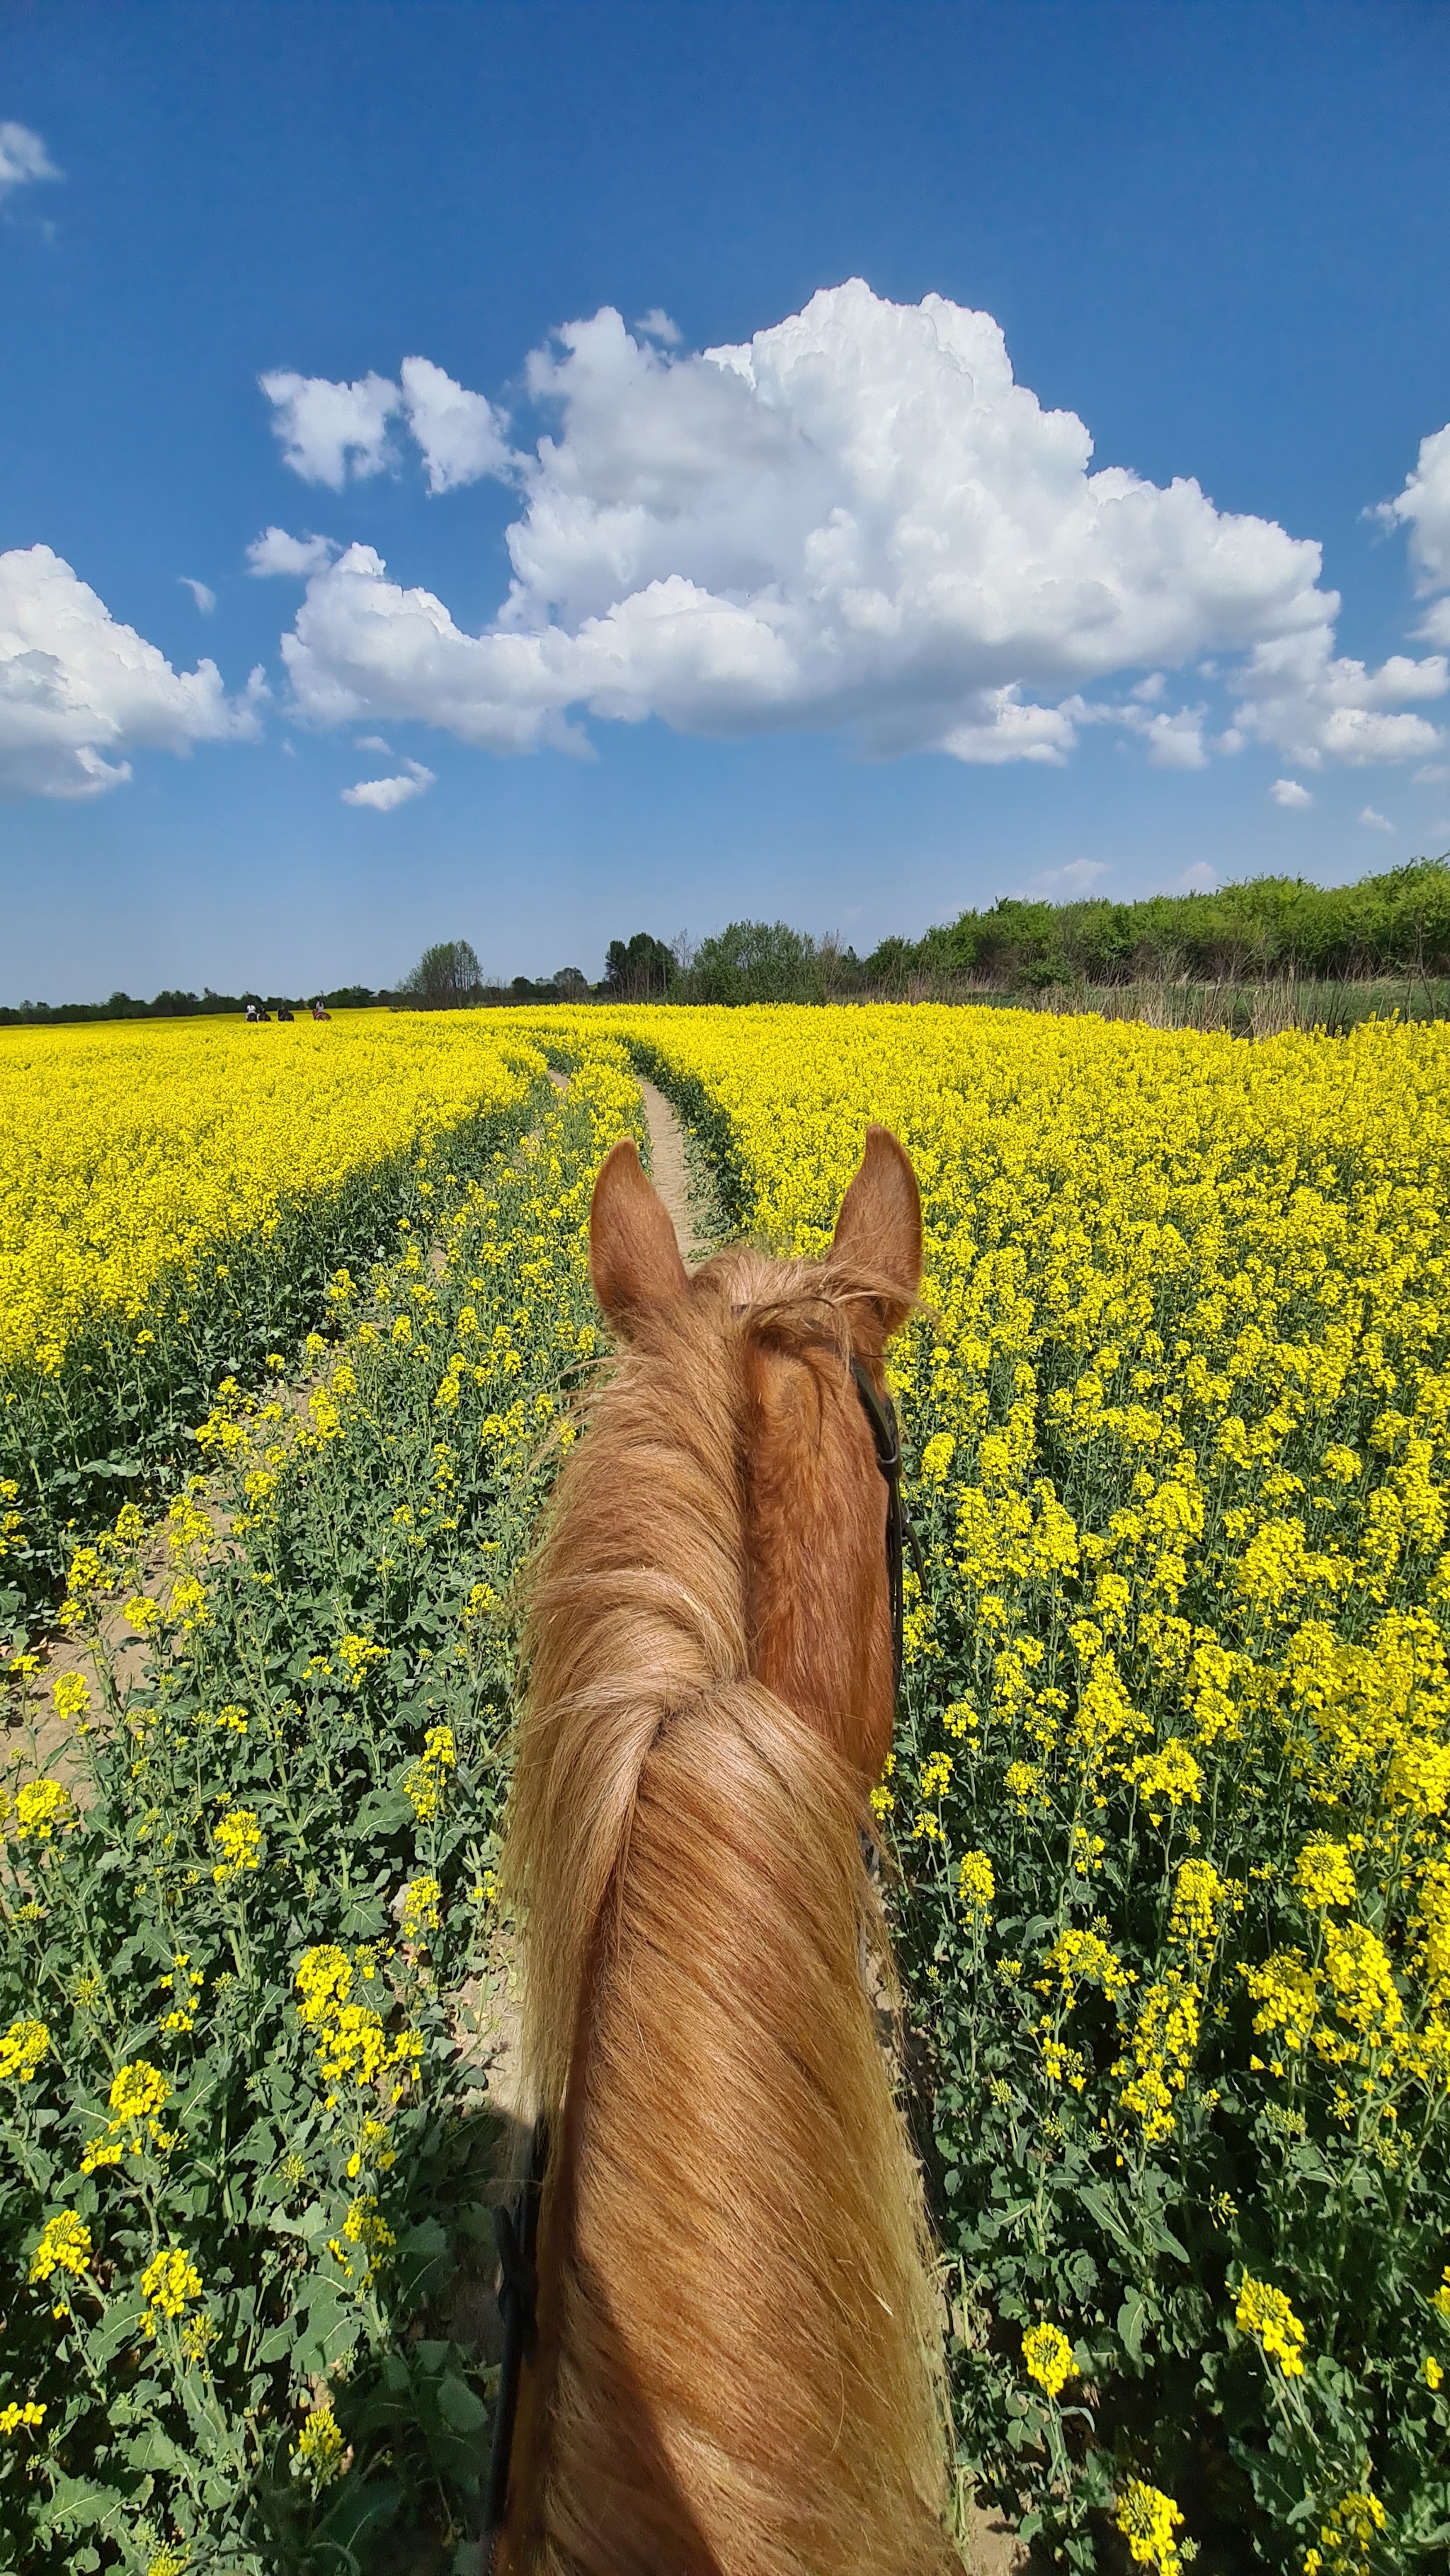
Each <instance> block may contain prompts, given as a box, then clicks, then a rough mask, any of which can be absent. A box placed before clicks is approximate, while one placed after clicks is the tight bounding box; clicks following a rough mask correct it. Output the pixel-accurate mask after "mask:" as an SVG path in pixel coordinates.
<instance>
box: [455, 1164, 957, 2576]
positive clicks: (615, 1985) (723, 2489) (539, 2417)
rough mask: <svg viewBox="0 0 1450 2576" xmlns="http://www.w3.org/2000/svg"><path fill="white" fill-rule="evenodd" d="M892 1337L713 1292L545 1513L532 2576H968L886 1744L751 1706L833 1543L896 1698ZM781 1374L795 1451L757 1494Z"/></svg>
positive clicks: (612, 1410)
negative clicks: (920, 2165)
mask: <svg viewBox="0 0 1450 2576" xmlns="http://www.w3.org/2000/svg"><path fill="white" fill-rule="evenodd" d="M903 1160H904V1158H903ZM596 1275H598V1268H597V1266H596ZM681 1279H683V1273H681ZM873 1298H874V1299H875V1301H876V1303H875V1305H874V1306H873V1304H872V1300H873ZM883 1302H886V1301H885V1300H883V1296H882V1283H881V1282H880V1281H879V1280H878V1279H876V1278H874V1277H873V1276H872V1275H871V1274H870V1273H869V1272H865V1271H861V1270H859V1269H856V1270H854V1271H853V1270H852V1268H851V1267H850V1266H849V1265H843V1264H841V1263H836V1264H834V1265H828V1266H827V1267H826V1268H824V1269H823V1268H821V1267H818V1266H815V1265H811V1264H805V1263H780V1262H772V1261H768V1260H766V1259H765V1258H764V1257H763V1256H762V1255H760V1254H758V1253H755V1252H752V1251H750V1250H748V1249H741V1250H735V1251H732V1252H730V1253H727V1254H722V1255H720V1256H719V1257H718V1258H717V1259H716V1260H715V1261H714V1262H712V1263H710V1264H709V1265H707V1267H706V1269H705V1270H704V1271H702V1272H700V1273H699V1274H697V1276H696V1277H695V1279H694V1280H693V1281H691V1282H690V1283H689V1287H688V1292H687V1293H683V1294H675V1295H672V1296H671V1297H669V1298H667V1299H665V1300H663V1301H662V1302H661V1303H660V1304H659V1305H658V1306H657V1307H656V1308H655V1309H653V1310H652V1311H651V1313H650V1315H649V1316H648V1318H647V1319H644V1320H643V1321H642V1322H641V1323H640V1325H639V1328H638V1330H637V1331H636V1334H635V1337H634V1340H633V1343H632V1346H631V1347H629V1348H627V1349H626V1350H625V1351H624V1352H623V1354H622V1355H621V1357H620V1359H619V1362H618V1365H617V1367H616V1368H615V1369H614V1372H613V1374H612V1376H611V1378H610V1380H609V1382H608V1383H607V1384H606V1385H605V1386H604V1388H603V1389H602V1391H601V1392H600V1393H599V1394H598V1395H597V1396H596V1398H595V1399H594V1403H593V1407H592V1412H591V1417H590V1420H589V1424H588V1427H587V1429H586V1430H585V1432H584V1434H583V1437H582V1438H581V1439H580V1440H579V1442H578V1443H577V1445H576V1447H575V1448H574V1450H573V1451H572V1452H571V1455H570V1457H569V1459H568V1461H567V1463H566V1466H565V1469H564V1472H563V1474H562V1475H561V1478H560V1480H559V1486H558V1489H557V1493H556V1497H555V1502H554V1506H553V1509H552V1512H551V1515H550V1520H549V1524H548V1528H547V1532H546V1535H545V1539H544V1542H543V1545H542V1548H541V1550H540V1553H539V1556H538V1560H537V1565H536V1569H535V1574H534V1579H533V1586H532V1600H531V1613H530V1621H529V1629H528V1639H527V1646H526V1669H527V1699H526V1714H525V1718H524V1722H523V1727H522V1732H521V1741H520V1749H519V1763H518V1770H517V1775H516V1780H515V1786H514V1790H513V1794H512V1799H511V1805H510V1816H509V1829H508V1840H507V1848H506V1857H505V1870H506V1879H507V1885H508V1890H509V1893H510V1896H511V1898H512V1901H513V1903H514V1905H515V1907H516V1909H517V1911H518V1915H519V1919H520V1923H521V1927H522V1940H523V1945H524V2056H525V2082H526V2086H527V2089H528V2095H529V2111H530V2114H531V2115H536V2116H538V2117H540V2118H542V2119H543V2120H544V2121H546V2122H547V2124H548V2131H549V2137H550V2161H549V2168H548V2173H547V2176H546V2181H545V2186H544V2197H543V2209H542V2217H541V2223H540V2234H539V2264H538V2269H539V2298H538V2319H537V2333H536V2339H535V2344H534V2348H533V2351H532V2354H531V2358H530V2362H529V2365H528V2367H527V2368H526V2371H525V2374H524V2384H523V2388H522V2393H521V2400H520V2413H519V2421H518V2428H517V2433H516V2439H515V2449H514V2469H513V2479H512V2488H511V2496H510V2505H509V2512H508V2517H507V2522H506V2525H505V2529H504V2532H503V2535H502V2537H501V2541H500V2544H499V2550H498V2554H497V2564H498V2566H499V2567H500V2568H501V2569H507V2570H510V2571H513V2576H576V2571H588V2576H626V2571H628V2576H747V2571H748V2576H846V2571H848V2570H849V2571H851V2576H927V2571H932V2576H936V2571H941V2570H943V2569H946V2568H948V2567H951V2566H954V2565H955V2564H956V2562H955V2559H954V2557H953V2554H952V2552H951V2550H950V2548H949V2546H948V2544H947V2543H946V2541H945V2539H944V2537H943V2532H942V2522H941V2511H942V2502H943V2486H944V2466H943V2443H942V2431H941V2417H940V2408H939V2402H938V2385H939V2378H938V2374H939V2352H938V2339H939V2329H938V2323H937V2304H936V2301H935V2299H934V2295H933V2292H932V2288H931V2284H930V2280H929V2276H928V2270H927V2262H926V2253H925V2235H924V2226H923V2219H922V2211H921V2201H920V2192H919V2188H918V2184H917V2179H916V2175H915V2170H914V2167H913V2165H912V2161H911V2158H910V2154H909V2151H908V2147H907V2143H906V2138H905V2134H904V2130H903V2126H902V2123H901V2119H900V2117H899V2114H898V2112H897V2109H896V2107H895V2104H894V2103H893V2100H892V2096H891V2090H890V2084H889V2080H888V2074H887V2069H886V2065H885V2062H884V2059H883V2054H882V2050H881V2047H880V2044H879V2041H878V2038H877V2032H876V2027H875V2022H874V2017H873V2012H872V2009H871V2006H870V2003H869V2001H868V1998H867V1995H866V1992H865V1989H864V1986H863V1982H862V1976H861V1964H860V1963H861V1956H862V1936H863V1931H864V1933H865V1935H866V1937H867V1938H868V1940H869V1941H870V1942H872V1943H873V1944H875V1945H877V1946H878V1948H880V1947H882V1946H883V1943H884V1936H883V1934H882V1931H881V1926H880V1922H879V1916H878V1912H877V1908H876V1906H875V1902H874V1898H873V1896H872V1893H871V1889H870V1884H869V1881H868V1878H867V1874H866V1870H865V1867H864V1863H863V1857H862V1842H861V1829H862V1826H863V1822H869V1817H868V1811H867V1806H866V1795H865V1793H866V1789H867V1787H868V1786H869V1782H870V1779H871V1777H873V1776H874V1773H875V1770H876V1768H877V1767H879V1759H880V1747H879V1745H878V1746H875V1747H873V1748H870V1749H867V1748H865V1747H863V1746H862V1745H860V1744H856V1745H851V1744H847V1743H843V1742H839V1741H832V1740H830V1734H829V1730H828V1729H826V1728H823V1726H822V1724H821V1723H819V1722H814V1723H813V1722H811V1719H810V1718H809V1717H808V1716H807V1715H803V1714H801V1713H799V1711H798V1709H797V1708H796V1707H794V1706H791V1705H787V1704H786V1700H785V1699H784V1698H783V1697H780V1696H777V1695H775V1693H774V1692H773V1691H772V1690H770V1689H768V1688H766V1687H764V1685H763V1683H762V1681H761V1679H760V1678H759V1673H760V1669H761V1664H762V1649H761V1637H762V1622H763V1620H764V1621H768V1620H769V1618H770V1617H771V1615H773V1614H772V1611H771V1598H770V1596H771V1581H772V1569H771V1562H770V1560H771V1557H772V1555H773V1554H775V1553H776V1552H777V1551H779V1552H780V1554H781V1557H782V1561H783V1562H784V1563H785V1565H786V1568H787V1576H788V1579H789V1580H790V1581H792V1582H794V1583H795V1584H796V1585H797V1586H798V1585H799V1582H800V1581H801V1579H802V1574H803V1568H802V1565H801V1564H800V1563H799V1562H797V1561H795V1560H792V1559H791V1557H790V1551H789V1546H788V1544H787V1535H788V1531H789V1530H796V1531H797V1532H798V1531H799V1529H801V1528H804V1529H805V1530H806V1531H807V1532H810V1531H815V1532H816V1533H817V1536H816V1539H815V1541H814V1542H813V1543H814V1544H816V1545H817V1547H818V1549H819V1548H820V1547H821V1546H823V1545H825V1544H826V1541H825V1539H824V1538H823V1537H822V1536H821V1533H824V1532H827V1531H829V1532H831V1533H833V1536H832V1539H831V1542H830V1543H831V1544H833V1545H835V1544H837V1543H839V1544H840V1545H842V1546H845V1545H848V1544H849V1545H852V1546H854V1547H855V1548H856V1550H857V1553H858V1554H859V1555H860V1557H861V1562H862V1564H863V1565H865V1564H866V1563H867V1561H868V1558H867V1553H866V1551H868V1550H874V1555H873V1556H872V1557H871V1558H870V1562H871V1563H872V1564H873V1565H874V1566H875V1568H876V1571H875V1573H874V1574H873V1575H872V1576H871V1584H872V1586H874V1589H872V1590H870V1591H869V1593H868V1591H867V1589H866V1588H865V1578H864V1577H863V1578H862V1585H861V1587H859V1588H860V1589H861V1592H862V1600H863V1603H865V1605H866V1606H865V1610H864V1611H863V1617H864V1616H866V1615H868V1614H869V1615H870V1618H871V1621H872V1633H871V1637H870V1640H869V1647H870V1655H871V1656H873V1657H874V1658H875V1662H874V1663H873V1664H871V1666H870V1669H871V1671H872V1672H873V1673H876V1674H877V1676H878V1677H877V1679H876V1680H875V1681H874V1682H873V1684H872V1687H873V1689H874V1690H875V1693H876V1697H877V1699H878V1700H879V1699H880V1697H881V1687H882V1685H881V1682H880V1678H879V1664H880V1656H881V1652H882V1645H881V1637H880V1634H879V1630H880V1624H881V1622H880V1603H881V1601H882V1599H883V1598H884V1577H882V1576H881V1574H880V1549H881V1539H880V1532H881V1528H882V1515H883V1509H884V1505H883V1500H882V1489H881V1485H880V1478H879V1476H878V1474H877V1470H876V1465H875V1458H874V1453H873V1452H872V1450H871V1447H870V1437H869V1432H865V1431H864V1429H863V1425H862V1422H861V1417H860V1409H859V1407H858V1405H857V1404H856V1402H855V1398H854V1392H853V1390H852V1389H851V1386H850V1380H849V1376H848V1373H847V1359H848V1356H849V1354H850V1352H851V1350H852V1348H853V1346H856V1344H857V1343H858V1342H859V1339H860V1331H861V1318H862V1316H863V1314H870V1313H874V1312H876V1311H877V1309H878V1308H879V1307H880V1306H881V1305H882V1303H883ZM899 1311H900V1304H899V1300H898V1305H897V1312H898V1313H899ZM866 1338H867V1346H868V1347H869V1339H870V1336H869V1333H868V1335H867V1337H866ZM880 1339H881V1334H880V1330H879V1328H878V1330H877V1332H876V1342H877V1345H878V1349H879V1343H880ZM781 1355H785V1361H786V1364H787V1365H788V1366H789V1367H790V1368H791V1369H792V1370H793V1371H794V1378H795V1379H803V1381H804V1383H805V1387H806V1395H805V1399H804V1401H805V1413H804V1415H803V1416H802V1417H801V1419H803V1420H804V1422H805V1424H806V1430H805V1432H804V1434H802V1435H800V1436H797V1435H796V1434H795V1433H794V1432H793V1433H792V1435H791V1439H790V1441H789V1442H788V1443H787V1446H786V1447H785V1448H784V1449H782V1450H781V1451H780V1457H781V1459H782V1460H784V1461H785V1465H784V1466H782V1467H781V1469H780V1472H779V1473H778V1474H777V1475H776V1477H775V1483H774V1485H769V1486H766V1485H762V1482H761V1476H760V1472H759V1468H758V1459H757V1456H756V1451H757V1448H758V1445H759V1441H758V1435H759V1424H760V1418H761V1416H760V1391H759V1373H760V1371H761V1369H762V1368H763V1367H767V1366H769V1365H772V1364H774V1362H775V1361H776V1360H777V1359H779V1358H780V1356H781ZM792 1382H793V1383H794V1379H793V1381H792ZM813 1408H814V1411H813V1410H812V1409H813ZM797 1410H799V1407H797ZM790 1419H791V1422H792V1423H794V1422H795V1421H796V1415H795V1414H792V1415H791V1417H790ZM812 1420H814V1430H812V1428H811V1424H812ZM797 1452H799V1455H797V1454H796V1453H797ZM787 1469H788V1472H787ZM777 1487H778V1488H779V1490H776V1489H777ZM804 1573H805V1576H806V1577H807V1579H808V1573H809V1569H808V1568H807V1569H804ZM807 1606H808V1607H809V1605H807ZM817 1627H818V1628H819V1630H820V1644H821V1651H822V1652H827V1653H831V1652H833V1653H835V1654H836V1655H837V1657H838V1658H839V1656H840V1654H841V1653H842V1651H843V1646H842V1641H841V1640H839V1639H836V1640H834V1641H832V1640H830V1639H828V1638H827V1637H826V1634H825V1630H824V1627H822V1626H821V1623H820V1622H819V1620H818V1622H817ZM816 1633H817V1631H816V1630H815V1629H813V1628H812V1626H811V1622H810V1618H809V1616H808V1617H807V1618H806V1619H805V1623H804V1625H803V1626H802V1627H801V1628H800V1630H799V1635H800V1637H802V1638H804V1639H805V1641H806V1642H805V1644H804V1645H800V1644H799V1643H798V1644H797V1646H796V1649H795V1651H796V1652H797V1654H798V1656H799V1655H804V1656H806V1657H807V1659H808V1660H809V1659H810V1657H811V1656H812V1655H813V1654H814V1652H815V1649H814V1648H813V1647H812V1645H811V1640H812V1638H813V1637H814V1636H815V1635H816ZM845 1644H846V1646H847V1647H851V1646H852V1641H850V1640H847V1641H845ZM867 1644H868V1641H867V1640H866V1639H864V1638H863V1639H860V1640H856V1641H854V1647H852V1651H853V1652H854V1653H855V1658H856V1664H857V1665H861V1666H863V1668H864V1663H865V1661H866V1660H868V1659H867V1651H866V1650H867ZM886 1653H887V1656H888V1661H889V1645H888V1646H887V1648H886ZM886 1690H887V1698H886V1711H887V1720H888V1723H889V1681H888V1683H887V1685H886ZM800 1696H801V1694H797V1697H800ZM842 1723H844V1721H842Z"/></svg>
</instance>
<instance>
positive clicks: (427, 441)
mask: <svg viewBox="0 0 1450 2576" xmlns="http://www.w3.org/2000/svg"><path fill="white" fill-rule="evenodd" d="M399 375H400V378H401V382H402V400H403V408H404V410H405V412H406V413H407V416H408V427H409V430H410V431H411V433H412V436H413V438H414V440H415V441H416V443H417V445H418V448H419V450H420V452H421V454H422V458H423V465H424V470H425V472H426V474H427V477H428V489H429V491H430V492H453V491H456V490H458V488H459V487H460V485H462V484H465V483H476V482H478V481H479V479H480V477H481V476H483V475H485V474H498V475H507V474H508V473H509V472H510V471H511V470H512V462H513V460H512V456H511V454H510V450H509V443H508V438H507V435H506V432H507V429H508V420H507V417H506V415H505V414H504V413H503V412H498V411H495V410H494V407H493V405H492V403H491V402H489V401H488V400H487V399H486V397H485V396H484V395H483V394H471V393H467V392H465V390H464V388H463V386H462V385H459V384H455V383H454V381H453V378H452V377H451V376H449V375H445V374H444V371H443V369H442V368H441V367H435V366H434V364H433V362H432V360H431V358H405V359H404V360H403V363H402V366H401V368H400V369H399Z"/></svg>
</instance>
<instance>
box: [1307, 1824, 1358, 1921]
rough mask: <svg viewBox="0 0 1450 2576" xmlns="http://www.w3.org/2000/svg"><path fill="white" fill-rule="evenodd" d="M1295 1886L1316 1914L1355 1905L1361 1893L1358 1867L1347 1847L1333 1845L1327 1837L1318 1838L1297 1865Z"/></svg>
mask: <svg viewBox="0 0 1450 2576" xmlns="http://www.w3.org/2000/svg"><path fill="white" fill-rule="evenodd" d="M1294 1885H1295V1887H1296V1888H1297V1889H1298V1891H1299V1894H1300V1895H1301V1896H1302V1897H1303V1899H1304V1902H1305V1904H1306V1905H1308V1906H1312V1907H1313V1909H1314V1910H1315V1912H1316V1913H1325V1912H1327V1911H1328V1910H1329V1908H1330V1907H1332V1906H1336V1905H1352V1904H1353V1903H1354V1900H1355V1896H1356V1894H1357V1892H1358V1891H1357V1889H1356V1886H1355V1877H1354V1864H1353V1862H1352V1861H1351V1859H1350V1857H1349V1853H1348V1851H1347V1850H1346V1848H1345V1846H1344V1844H1343V1843H1336V1842H1333V1841H1331V1839H1330V1837H1329V1836H1328V1835H1327V1834H1316V1835H1314V1837H1313V1838H1312V1840H1310V1841H1309V1842H1307V1843H1306V1844H1305V1845H1304V1848H1303V1850H1302V1851H1301V1852H1300V1854H1299V1857H1298V1859H1297V1860H1296V1862H1295V1863H1294Z"/></svg>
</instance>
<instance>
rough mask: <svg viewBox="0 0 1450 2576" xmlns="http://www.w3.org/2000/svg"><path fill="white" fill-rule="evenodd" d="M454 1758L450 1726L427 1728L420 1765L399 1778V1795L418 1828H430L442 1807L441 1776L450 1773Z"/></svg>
mask: <svg viewBox="0 0 1450 2576" xmlns="http://www.w3.org/2000/svg"><path fill="white" fill-rule="evenodd" d="M456 1761H457V1754H456V1752H455V1749H454V1743H453V1729H452V1727H451V1726H430V1727H429V1729H428V1731H427V1733H426V1735H425V1736H424V1738H423V1753H422V1758H421V1760H420V1761H417V1762H415V1763H414V1764H413V1765H412V1768H411V1769H410V1770H408V1771H406V1772H405V1773H404V1774H403V1795H404V1797H405V1798H407V1799H409V1800H410V1801H411V1803H412V1807H413V1812H414V1814H415V1815H416V1817H417V1819H418V1822H419V1823H420V1824H421V1825H427V1824H431V1823H432V1821H433V1819H434V1817H435V1816H436V1815H437V1813H438V1811H439V1808H440V1807H441V1806H442V1803H443V1781H444V1773H445V1772H448V1771H451V1770H453V1768H454V1766H455V1764H456Z"/></svg>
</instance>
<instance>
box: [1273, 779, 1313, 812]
mask: <svg viewBox="0 0 1450 2576" xmlns="http://www.w3.org/2000/svg"><path fill="white" fill-rule="evenodd" d="M1269 794H1270V795H1271V797H1272V798H1273V800H1274V803H1275V804H1276V805H1282V806H1284V807H1285V808H1286V810H1287V811H1288V812H1289V813H1291V814H1302V813H1303V811H1304V808H1305V806H1306V805H1312V804H1313V802H1314V799H1313V797H1312V796H1311V795H1310V793H1309V790H1308V788H1307V787H1301V786H1300V784H1299V781H1298V779H1297V778H1276V779H1275V781H1274V784H1273V786H1272V787H1271V788H1270V790H1269Z"/></svg>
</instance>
